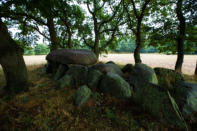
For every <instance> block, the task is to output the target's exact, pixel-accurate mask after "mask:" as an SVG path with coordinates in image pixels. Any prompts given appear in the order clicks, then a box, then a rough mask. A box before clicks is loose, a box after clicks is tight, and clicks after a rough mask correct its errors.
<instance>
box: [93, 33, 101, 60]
mask: <svg viewBox="0 0 197 131" xmlns="http://www.w3.org/2000/svg"><path fill="white" fill-rule="evenodd" d="M94 53H95V55H96V57H97V58H98V57H99V53H100V52H99V37H98V35H97V34H96V36H95V41H94Z"/></svg>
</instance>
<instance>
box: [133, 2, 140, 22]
mask: <svg viewBox="0 0 197 131" xmlns="http://www.w3.org/2000/svg"><path fill="white" fill-rule="evenodd" d="M131 3H132V6H133V11H134V14H135V17H136V18H137V19H138V17H139V15H138V14H137V9H136V7H135V3H134V1H133V0H131Z"/></svg>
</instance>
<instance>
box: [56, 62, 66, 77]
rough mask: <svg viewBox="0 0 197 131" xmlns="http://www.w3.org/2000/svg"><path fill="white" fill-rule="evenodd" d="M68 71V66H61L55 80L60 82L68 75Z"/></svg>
mask: <svg viewBox="0 0 197 131" xmlns="http://www.w3.org/2000/svg"><path fill="white" fill-rule="evenodd" d="M67 70H68V66H67V65H62V64H60V65H59V67H58V69H57V72H56V73H55V76H54V78H53V79H54V80H59V79H60V78H61V77H63V76H64V74H65V73H66V71H67Z"/></svg>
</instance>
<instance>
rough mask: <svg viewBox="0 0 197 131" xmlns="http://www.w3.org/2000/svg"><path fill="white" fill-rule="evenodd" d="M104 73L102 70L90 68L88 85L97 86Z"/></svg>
mask: <svg viewBox="0 0 197 131" xmlns="http://www.w3.org/2000/svg"><path fill="white" fill-rule="evenodd" d="M102 75H103V74H102V73H101V72H100V71H98V70H95V69H92V68H89V69H88V78H87V85H88V87H89V88H97V87H98V84H99V81H100V80H101V77H102Z"/></svg>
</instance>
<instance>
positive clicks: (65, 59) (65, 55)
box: [46, 49, 97, 65]
mask: <svg viewBox="0 0 197 131" xmlns="http://www.w3.org/2000/svg"><path fill="white" fill-rule="evenodd" d="M46 60H48V61H52V62H57V63H59V64H79V65H92V64H95V63H96V62H97V57H96V55H95V54H94V53H93V52H91V51H89V50H85V49H59V50H55V51H52V52H50V53H49V54H48V55H47V56H46Z"/></svg>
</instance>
